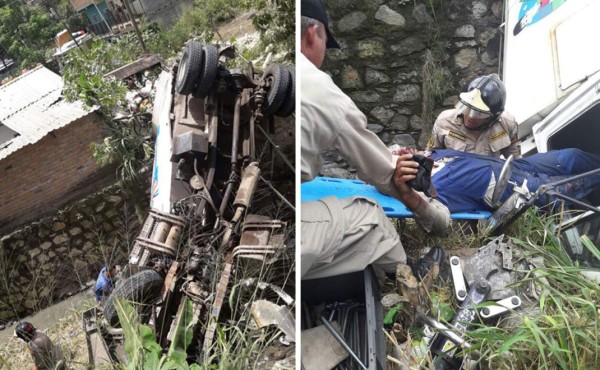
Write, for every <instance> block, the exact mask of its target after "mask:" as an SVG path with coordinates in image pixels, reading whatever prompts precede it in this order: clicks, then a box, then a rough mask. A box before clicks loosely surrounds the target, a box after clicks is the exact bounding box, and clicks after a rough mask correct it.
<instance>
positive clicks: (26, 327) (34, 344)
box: [15, 321, 66, 370]
mask: <svg viewBox="0 0 600 370" xmlns="http://www.w3.org/2000/svg"><path fill="white" fill-rule="evenodd" d="M15 337H18V338H20V339H22V340H23V341H25V343H27V346H28V347H29V351H30V352H31V357H32V358H33V363H34V364H35V369H36V370H65V369H66V365H65V360H64V357H63V354H62V352H61V350H60V348H59V347H58V346H55V345H54V343H52V341H51V340H50V338H48V336H47V335H46V334H44V333H42V332H41V331H38V330H37V329H36V328H35V327H34V326H33V324H31V323H30V322H26V321H24V322H22V323H20V324H19V325H17V328H16V329H15Z"/></svg>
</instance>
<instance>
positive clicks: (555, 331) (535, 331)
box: [389, 209, 600, 369]
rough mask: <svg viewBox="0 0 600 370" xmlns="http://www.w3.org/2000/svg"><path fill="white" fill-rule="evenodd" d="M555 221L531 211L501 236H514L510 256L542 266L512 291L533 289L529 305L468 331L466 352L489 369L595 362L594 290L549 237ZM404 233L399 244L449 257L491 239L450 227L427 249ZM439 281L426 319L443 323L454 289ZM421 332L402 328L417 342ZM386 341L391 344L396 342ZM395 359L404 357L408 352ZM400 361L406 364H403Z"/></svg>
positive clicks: (599, 344) (418, 236)
mask: <svg viewBox="0 0 600 370" xmlns="http://www.w3.org/2000/svg"><path fill="white" fill-rule="evenodd" d="M556 217H557V216H539V215H536V213H535V210H533V209H532V210H530V211H528V212H527V213H526V214H525V215H523V216H522V217H521V218H520V219H519V220H517V221H516V222H515V224H513V225H512V226H511V227H510V228H509V230H507V233H506V235H510V236H512V238H511V240H512V243H513V244H514V245H515V248H514V250H513V253H514V252H515V251H516V250H520V251H522V257H523V258H525V259H527V260H531V259H532V258H536V257H537V258H538V259H540V258H541V260H543V264H539V265H538V264H537V263H536V266H537V267H534V268H532V269H531V270H529V271H522V274H523V275H524V278H523V279H521V280H520V281H518V282H516V283H515V284H514V286H513V288H515V289H519V288H524V287H534V288H535V291H536V292H538V295H539V300H533V301H531V303H529V302H528V301H526V300H525V299H524V300H525V301H526V302H525V305H524V306H523V307H522V308H519V309H517V310H515V311H514V312H513V313H512V314H511V315H510V317H507V318H505V319H503V320H501V321H500V322H499V323H498V324H497V325H496V326H493V325H480V326H478V327H476V328H475V329H474V330H470V331H469V332H468V333H467V335H466V337H465V339H466V340H467V341H468V342H469V343H471V344H472V348H471V349H470V350H469V351H468V352H466V353H470V351H479V353H481V362H482V364H483V365H484V366H486V367H487V368H490V369H557V368H561V369H590V368H595V366H596V364H597V363H598V361H600V334H599V333H600V331H599V327H598V326H599V324H598V307H600V285H599V284H598V283H597V282H593V281H590V280H588V279H586V278H584V277H583V275H582V274H581V271H582V270H583V267H582V266H580V265H579V264H578V263H577V262H574V261H573V260H572V259H571V257H570V256H569V255H568V254H567V252H566V251H565V248H566V247H565V246H563V245H562V242H561V238H559V237H557V236H556V235H555V232H554V228H553V222H555V221H556ZM407 229H408V230H407V231H405V232H404V235H403V238H405V239H406V240H407V241H408V243H409V244H413V245H420V246H423V245H434V244H438V242H439V243H440V244H441V245H443V246H444V248H445V249H446V251H447V255H449V254H451V253H452V252H451V251H452V250H455V249H463V248H466V247H471V248H473V247H481V246H483V245H485V244H486V243H487V242H488V241H489V240H490V239H489V238H488V237H486V236H485V235H482V234H478V233H474V234H468V233H466V232H465V231H464V230H463V229H462V228H461V227H456V228H455V230H454V231H453V233H452V234H451V235H450V236H449V237H448V238H446V239H443V240H439V241H435V242H434V243H432V242H431V240H427V239H426V238H424V237H423V235H422V233H421V232H420V231H417V230H416V229H415V225H414V224H412V223H411V224H409V225H407ZM407 234H408V235H407ZM505 240H506V239H505ZM582 243H583V245H584V246H585V247H586V248H587V249H588V251H589V253H590V254H591V255H593V256H596V257H598V256H600V252H599V251H598V249H597V248H596V247H595V246H594V245H593V244H592V243H591V242H590V241H589V239H588V238H587V237H586V236H584V237H582ZM409 253H410V252H409ZM438 283H439V285H437V286H434V287H433V288H432V289H431V291H430V292H429V296H430V299H431V301H430V309H431V313H430V315H431V316H434V317H437V318H438V319H440V321H442V322H449V321H451V319H452V317H453V315H454V314H453V312H454V311H456V309H457V305H456V302H455V301H454V299H453V293H452V285H451V283H449V282H438ZM527 304H529V305H530V307H527ZM405 314H406V313H405ZM419 327H420V325H419V326H417V327H415V328H407V329H408V331H409V332H410V336H409V338H420V337H421V335H422V333H421V332H420V329H419ZM389 338H390V341H391V342H392V343H393V342H394V341H395V340H396V339H395V338H392V337H389ZM413 344H414V343H413ZM411 346H412V344H410V345H409V346H408V347H407V348H409V349H410V348H411ZM408 353H409V354H410V350H408ZM401 355H402V356H406V355H407V352H402V354H401ZM398 359H400V360H403V361H407V358H401V357H398ZM408 360H410V359H408ZM413 360H414V359H413ZM391 361H392V362H393V361H394V360H391Z"/></svg>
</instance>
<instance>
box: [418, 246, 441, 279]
mask: <svg viewBox="0 0 600 370" xmlns="http://www.w3.org/2000/svg"><path fill="white" fill-rule="evenodd" d="M444 256H445V253H444V249H443V248H442V247H440V246H437V245H436V246H434V247H431V249H430V250H429V252H427V253H426V254H425V255H424V256H423V257H421V259H419V260H418V261H417V262H416V263H415V264H414V265H413V266H412V271H413V275H415V277H416V278H417V280H418V281H421V280H423V279H424V278H425V276H427V274H428V273H429V272H430V271H431V270H434V267H435V265H436V264H437V265H438V269H437V271H438V272H439V267H441V265H442V262H443V261H444ZM434 278H435V276H434V277H432V280H433V279H434Z"/></svg>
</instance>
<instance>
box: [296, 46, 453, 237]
mask: <svg viewBox="0 0 600 370" xmlns="http://www.w3.org/2000/svg"><path fill="white" fill-rule="evenodd" d="M298 62H299V63H298V65H299V68H300V79H301V80H300V82H301V89H302V99H301V101H302V103H301V180H302V182H306V181H310V180H312V179H314V178H315V177H316V176H318V174H319V172H320V171H321V167H322V166H323V158H322V156H321V153H322V152H324V151H327V150H336V151H338V152H339V153H340V154H342V155H343V156H344V157H345V158H346V159H347V160H348V161H349V162H350V163H351V164H352V166H354V167H356V169H357V171H358V177H359V178H360V179H362V180H364V181H366V182H368V183H369V184H371V185H373V186H375V187H376V188H377V189H378V190H379V191H381V192H382V193H385V194H388V195H390V196H392V197H394V198H397V199H399V195H400V194H399V193H398V190H397V189H396V187H395V186H394V184H393V181H392V176H393V174H394V171H395V168H396V159H397V157H396V156H394V155H392V153H391V152H390V150H389V149H388V148H387V147H386V146H385V144H384V143H383V142H382V141H381V139H379V137H377V135H375V134H374V133H373V132H371V131H369V130H368V129H367V117H366V116H365V115H364V114H363V113H362V112H361V111H360V110H359V109H358V107H357V106H356V104H354V102H353V101H352V99H350V98H349V97H348V96H347V95H346V94H344V93H343V92H342V90H340V88H339V87H337V86H336V85H335V83H334V82H333V80H332V79H331V77H329V75H327V74H326V73H325V72H323V71H321V70H319V69H318V68H317V67H316V66H315V65H314V64H312V62H311V61H309V60H308V59H307V58H306V57H305V56H304V55H303V54H302V53H300V54H299V56H298ZM422 197H423V198H424V196H422ZM413 213H414V214H415V218H416V219H417V220H418V221H420V222H422V223H421V225H422V226H423V227H424V228H425V229H426V230H427V231H430V232H433V233H441V230H443V232H445V230H446V227H447V225H448V222H449V221H448V219H449V212H448V210H447V208H446V207H445V206H444V205H443V204H442V203H440V202H438V201H436V200H429V199H426V198H425V199H423V202H421V204H420V205H419V207H418V208H417V209H416V210H414V211H413Z"/></svg>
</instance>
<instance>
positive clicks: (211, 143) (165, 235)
mask: <svg viewBox="0 0 600 370" xmlns="http://www.w3.org/2000/svg"><path fill="white" fill-rule="evenodd" d="M235 58H236V50H235V48H234V47H227V48H223V49H218V48H217V47H216V46H213V45H202V44H200V43H198V42H193V41H192V42H189V43H188V44H187V45H186V47H185V49H184V51H183V54H182V56H181V58H180V59H179V60H178V61H177V62H176V63H175V65H174V66H173V67H172V68H171V69H170V70H168V71H163V72H162V73H161V75H160V77H159V79H158V81H157V85H158V87H157V95H156V98H155V104H154V112H153V117H152V123H153V127H154V129H155V131H156V145H155V148H156V150H155V158H154V168H153V174H152V185H151V201H150V206H151V207H150V208H151V210H150V212H149V214H148V216H147V218H146V220H145V222H144V224H143V226H142V229H141V231H140V234H139V236H138V237H137V239H136V240H135V242H134V244H133V247H132V248H131V250H130V251H129V261H128V264H127V265H126V266H125V268H124V269H123V271H122V273H121V275H122V276H121V277H120V282H119V284H117V286H116V288H115V290H114V291H113V293H112V294H111V296H110V297H109V298H108V300H107V301H106V302H105V303H104V305H103V309H102V310H100V309H97V308H94V309H91V310H89V311H87V312H85V313H84V316H83V326H84V330H85V332H86V336H87V342H88V347H89V350H90V351H89V353H90V364H96V365H98V364H100V363H115V362H121V363H127V362H128V360H130V359H128V358H127V355H126V354H125V352H124V351H123V341H124V338H123V329H122V328H121V323H120V320H119V318H120V315H121V316H122V315H123V313H122V310H121V309H120V308H119V307H120V306H121V302H122V301H121V299H124V300H126V301H128V302H131V303H132V305H133V306H134V307H135V308H136V311H137V314H138V317H139V319H140V321H141V322H142V323H143V324H145V325H147V326H149V327H150V328H151V329H152V331H153V333H154V335H155V337H156V341H157V343H158V344H159V345H160V346H161V347H162V348H163V349H166V348H169V346H170V345H171V342H173V341H174V340H175V335H176V331H177V330H178V329H177V328H178V323H180V322H181V320H185V322H186V324H189V325H192V326H193V327H192V330H191V333H193V340H192V341H191V345H189V348H187V349H186V350H187V359H188V361H189V362H198V363H203V361H204V360H203V359H206V358H207V356H208V355H209V354H210V352H211V348H212V346H213V341H214V338H215V332H216V329H217V325H218V324H219V320H220V314H221V308H222V306H224V301H226V299H225V298H226V294H227V293H228V291H229V289H230V285H231V284H230V280H232V276H233V269H234V266H236V262H237V263H238V264H239V261H240V260H243V261H244V262H243V265H244V266H245V267H248V266H251V267H252V266H253V270H252V269H250V270H251V271H254V272H256V274H257V276H256V280H261V279H262V281H261V283H263V285H264V284H267V285H271V284H269V282H268V281H266V280H268V278H269V277H268V276H265V274H264V273H263V271H264V270H268V269H270V268H271V267H272V266H273V265H277V264H279V265H278V266H277V268H273V270H274V271H278V272H279V273H280V274H283V275H285V274H292V275H291V276H293V272H292V269H293V258H291V259H290V258H288V259H286V258H281V256H282V255H285V254H286V253H291V254H292V255H293V247H292V246H293V243H288V244H290V247H289V248H287V247H286V237H287V238H288V239H289V238H290V235H291V233H290V232H287V231H288V229H289V227H290V226H291V225H288V224H289V222H286V219H289V220H293V212H294V207H293V204H292V203H293V199H294V187H293V180H294V167H293V164H292V162H291V161H290V160H289V159H287V158H286V154H285V153H283V152H282V150H281V149H280V147H279V146H278V145H277V144H276V143H275V140H274V139H273V138H272V136H273V133H274V129H275V124H274V117H273V116H278V117H288V116H290V115H291V114H292V113H293V112H294V109H295V76H294V71H293V68H292V67H291V66H283V65H280V64H271V65H270V66H269V67H268V68H267V69H266V71H265V72H264V73H263V74H261V75H258V74H257V73H255V71H254V68H253V66H252V64H251V63H248V64H247V65H246V66H245V68H243V69H233V68H228V67H227V66H228V65H232V64H233V61H234V59H235ZM292 154H293V152H292ZM265 158H267V159H266V160H265ZM278 165H279V166H280V168H278V167H277V166H278ZM259 189H260V190H259ZM256 198H260V199H256ZM265 208H278V209H277V210H276V212H277V214H278V216H281V219H274V218H272V217H271V216H270V215H268V213H269V212H260V211H261V210H264V209H265ZM282 208H283V209H284V210H283V211H282V210H281V209H282ZM255 210H259V212H257V213H260V214H253V213H252V212H255ZM265 213H267V214H265ZM271 213H275V212H271ZM286 215H288V216H289V217H286ZM289 220H288V221H289ZM281 260H286V261H284V262H286V263H287V264H286V263H284V264H283V265H282V264H281ZM290 261H292V262H290ZM265 266H269V267H267V268H265ZM246 277H248V276H246ZM250 278H251V279H252V278H253V277H250ZM286 281H290V283H288V284H293V281H294V279H293V278H291V279H287V280H286ZM277 283H278V284H279V283H280V281H277ZM272 286H273V291H275V292H276V293H277V294H271V295H270V296H269V298H270V300H271V301H272V302H271V304H273V305H276V304H279V303H283V304H282V306H281V309H282V310H281V312H282V315H283V316H284V317H285V318H286V319H288V320H292V321H293V313H292V312H293V303H294V299H293V298H292V297H291V296H290V295H289V294H287V293H286V291H289V292H290V294H291V295H292V296H293V291H294V290H293V289H294V287H293V286H291V287H290V286H283V287H281V286H277V287H276V286H275V285H272ZM248 303H250V302H248ZM226 304H227V303H226ZM226 304H225V305H226ZM227 311H228V313H227V316H228V317H227V319H231V318H232V316H233V315H234V313H232V311H234V310H233V309H232V308H230V307H229V308H228V309H227ZM119 312H121V314H119ZM190 312H191V313H192V318H183V317H182V316H183V315H188V316H189V314H190ZM190 323H191V324H190ZM286 328H287V329H288V330H282V331H283V336H284V338H285V340H282V341H283V342H285V343H288V345H289V342H293V338H294V333H293V325H288V326H286ZM188 329H189V327H188ZM163 352H164V351H163Z"/></svg>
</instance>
